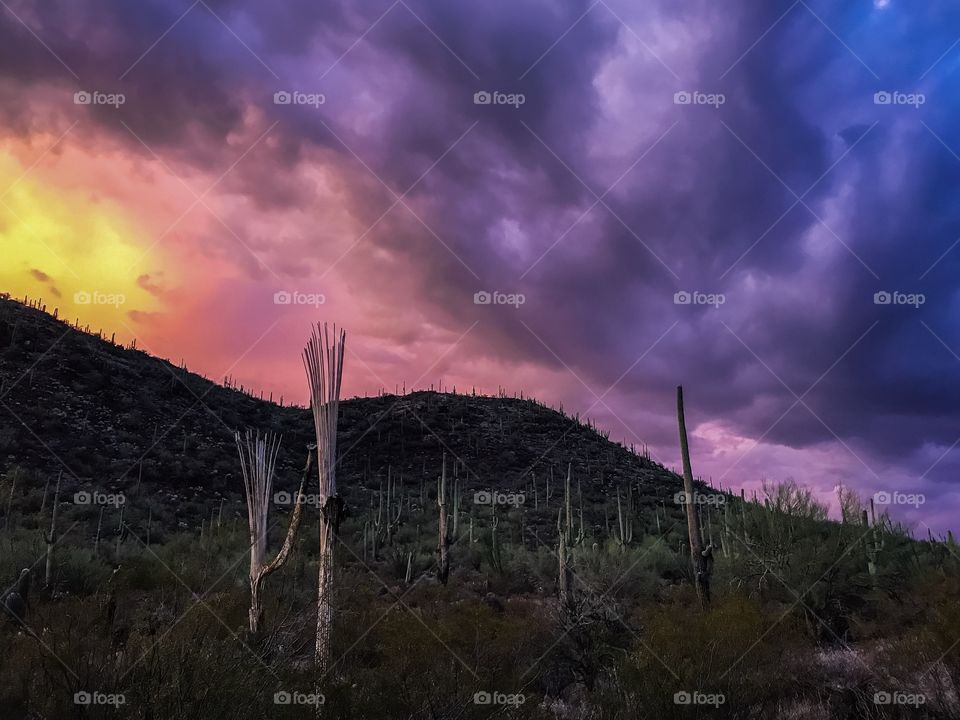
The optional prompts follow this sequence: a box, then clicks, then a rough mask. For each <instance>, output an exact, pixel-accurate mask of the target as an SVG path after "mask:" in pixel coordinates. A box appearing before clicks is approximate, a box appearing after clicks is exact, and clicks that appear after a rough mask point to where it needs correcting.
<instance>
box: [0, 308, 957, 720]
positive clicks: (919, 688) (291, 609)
mask: <svg viewBox="0 0 960 720" xmlns="http://www.w3.org/2000/svg"><path fill="white" fill-rule="evenodd" d="M0 310H2V312H0V358H2V359H0V377H2V382H3V389H2V390H0V402H3V403H4V405H5V406H6V407H8V408H9V409H10V411H11V415H12V416H13V417H16V418H18V419H20V423H19V424H15V423H13V422H10V423H7V422H5V423H4V424H3V425H2V426H0V441H2V448H0V462H2V465H0V471H2V474H0V507H2V508H3V521H2V522H0V527H2V534H0V578H2V579H3V588H2V589H4V590H5V591H6V592H4V593H3V596H2V603H3V607H4V609H5V613H4V615H5V617H4V622H3V626H2V628H0V706H2V707H3V708H4V709H5V710H6V711H7V713H10V714H16V715H17V716H22V717H36V718H69V717H77V718H97V717H104V718H108V717H131V718H144V719H146V718H174V717H176V718H194V717H196V718H201V717H203V718H219V717H223V718H237V717H243V718H268V717H269V718H282V717H291V718H293V717H308V716H313V715H320V716H322V717H329V718H393V717H396V718H486V717H494V716H511V717H529V718H598V719H599V718H611V719H612V718H624V719H628V718H647V717H718V718H724V717H728V718H748V717H749V718H752V717H784V718H830V717H865V718H899V717H930V718H948V717H955V716H957V714H958V713H960V701H958V695H957V688H958V685H957V683H958V682H960V651H958V649H957V648H958V646H960V623H957V622H956V620H957V619H958V618H957V613H958V610H957V607H958V605H957V602H956V598H957V593H958V591H960V548H958V547H957V545H956V543H955V541H954V538H953V537H952V535H950V536H948V537H946V538H935V537H932V536H928V537H924V538H915V537H913V536H912V533H911V532H910V531H909V530H908V529H907V528H904V527H902V526H900V525H899V524H897V523H896V522H894V521H893V520H892V519H891V518H890V517H889V516H888V515H887V514H886V513H885V512H883V510H882V508H878V507H876V506H875V505H874V504H873V503H872V502H871V501H870V499H865V498H861V497H858V496H857V495H856V493H854V492H853V491H851V490H849V489H847V488H840V490H839V492H838V504H839V506H840V508H841V517H840V519H839V520H830V519H828V513H827V508H826V506H825V505H824V504H823V503H822V502H821V501H820V500H818V499H817V497H816V496H815V495H814V494H813V493H812V492H811V491H810V490H808V489H807V488H805V487H804V486H803V485H802V484H801V483H799V482H796V481H787V482H782V483H764V484H763V485H762V486H761V489H760V490H759V492H757V493H755V494H754V493H749V494H748V493H744V492H742V491H738V492H733V491H732V490H731V489H730V488H720V487H716V488H714V487H711V486H710V484H709V483H706V482H704V481H703V480H702V479H701V478H697V477H696V476H695V475H694V467H695V463H696V458H695V457H692V458H691V457H690V450H689V447H688V445H687V433H686V422H687V421H688V420H689V419H690V418H692V417H695V416H696V413H697V410H696V389H694V388H687V391H688V394H687V396H686V398H684V395H683V392H682V391H681V390H680V389H679V388H678V391H677V421H678V427H679V439H678V449H679V450H680V456H681V458H682V472H681V474H677V473H674V472H672V471H671V470H669V469H667V468H665V467H663V466H662V465H660V464H658V463H657V462H655V461H654V460H652V459H651V458H650V457H649V456H648V455H647V454H646V453H645V452H644V450H643V449H640V450H639V451H636V450H635V449H634V448H630V447H629V446H627V445H626V444H617V443H614V442H611V441H610V440H609V438H607V437H604V436H603V435H602V434H600V433H598V432H597V431H596V430H595V428H593V427H592V426H591V425H590V424H589V423H588V422H586V421H585V420H584V421H581V419H580V418H576V417H568V416H566V415H564V414H563V413H562V412H560V411H555V410H552V409H550V408H546V407H544V406H543V405H541V404H539V403H537V402H536V401H534V400H531V399H529V398H523V399H521V398H519V397H517V398H513V397H506V396H503V395H501V396H499V397H481V396H479V395H476V394H474V393H472V392H471V393H454V392H447V393H438V392H419V393H411V394H404V395H387V394H385V395H383V396H381V397H377V398H367V399H363V398H358V399H352V400H344V401H343V402H342V403H341V401H340V397H339V396H340V378H341V373H344V372H346V373H349V372H350V369H349V355H348V356H347V357H346V365H347V367H346V369H344V363H345V357H344V343H345V336H344V335H343V334H342V333H339V332H338V331H337V330H334V331H333V333H332V334H328V333H326V332H325V331H324V329H322V328H320V329H318V330H317V332H316V333H315V334H314V335H312V336H311V338H310V340H309V342H308V345H307V350H306V353H305V357H304V361H305V370H306V376H307V378H306V382H307V384H308V385H309V387H310V396H311V407H310V408H309V409H307V408H296V407H289V406H287V407H284V408H280V407H279V406H278V405H276V404H272V403H270V402H269V401H267V400H264V401H261V400H260V399H259V398H254V397H251V396H250V395H249V394H246V393H241V392H240V391H239V390H235V389H231V388H224V387H222V386H219V385H214V384H212V383H209V382H206V381H204V380H203V379H202V378H198V377H197V376H192V375H190V374H189V373H187V372H186V370H185V369H183V368H178V367H177V366H175V365H170V364H164V363H162V362H161V361H159V360H156V359H154V358H151V357H149V356H148V355H146V354H145V353H143V352H142V351H140V350H136V349H134V348H120V347H118V346H116V345H114V344H112V343H110V342H109V341H108V340H106V339H104V338H98V337H96V336H90V335H89V334H85V333H82V332H80V331H79V330H78V329H76V328H75V329H67V330H64V328H65V326H64V325H63V324H62V323H59V322H56V321H54V320H53V319H51V318H49V316H47V315H45V314H43V313H41V312H40V311H39V309H32V308H26V307H24V306H22V305H20V304H17V303H12V302H4V303H2V305H0ZM63 333H65V334H63ZM58 334H62V337H61V338H60V340H59V341H58V342H60V343H63V351H62V352H61V351H55V352H50V351H49V347H50V342H46V341H45V340H47V339H49V340H52V339H55V338H56V337H57V335H58ZM45 351H47V352H45ZM134 379H136V381H135V380H134ZM107 384H109V385H110V386H112V388H113V391H112V392H111V393H108V394H103V395H99V394H96V392H95V390H96V388H102V387H103V386H104V385H107ZM127 396H132V397H127ZM160 396H169V398H170V400H169V403H168V404H167V405H162V404H161V403H160V402H159V400H158V398H159V397H160ZM197 398H202V405H203V406H204V407H199V406H198V407H197V408H195V409H194V410H193V411H189V412H187V413H185V414H183V417H184V420H183V421H182V422H184V423H185V425H184V426H183V427H186V428H189V432H184V433H183V435H182V437H181V436H180V435H179V433H177V430H178V429H181V426H180V425H179V424H178V423H177V422H174V421H177V417H173V418H172V419H171V418H169V417H167V413H170V414H174V415H179V414H180V412H179V409H180V408H179V407H178V404H179V403H183V404H184V406H189V405H191V404H194V402H195V401H196V400H197ZM84 407H86V408H87V412H86V414H85V415H84V414H83V412H82V411H78V408H84ZM104 408H105V409H104ZM204 416H206V417H205V418H204ZM70 423H74V424H73V425H71V424H70ZM106 423H109V426H107V425H106ZM68 428H70V429H69V430H68ZM87 438H89V439H90V442H89V444H86V439H87ZM41 439H42V443H40V442H39V441H40V440H41ZM178 450H179V451H180V452H179V453H178V452H177V451H178ZM110 451H113V455H109V452H110ZM51 456H52V458H51ZM61 471H62V472H61ZM314 478H316V482H315V481H314ZM731 485H733V483H731ZM24 570H26V571H27V572H26V573H24ZM268 576H269V580H267V578H268ZM31 578H32V582H31Z"/></svg>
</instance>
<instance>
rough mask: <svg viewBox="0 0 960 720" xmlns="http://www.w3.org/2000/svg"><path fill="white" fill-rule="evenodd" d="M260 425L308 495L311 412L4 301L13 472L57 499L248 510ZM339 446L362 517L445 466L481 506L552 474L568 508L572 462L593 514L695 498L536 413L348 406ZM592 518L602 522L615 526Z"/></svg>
mask: <svg viewBox="0 0 960 720" xmlns="http://www.w3.org/2000/svg"><path fill="white" fill-rule="evenodd" d="M296 361H297V360H296V358H291V362H296ZM347 372H349V367H348V368H347ZM246 427H251V428H259V429H263V430H266V429H271V430H274V431H276V432H279V433H282V434H283V445H282V447H281V451H280V458H279V462H278V465H279V473H278V482H277V484H278V488H279V489H284V488H288V489H289V488H295V487H296V483H297V481H298V479H299V473H300V469H301V467H302V464H303V460H304V457H305V446H306V444H307V443H308V442H310V441H311V439H312V421H311V418H310V415H309V413H308V411H307V410H305V409H303V408H298V407H281V406H279V405H277V404H275V403H272V402H267V401H265V400H261V399H259V398H255V397H252V396H250V395H249V394H246V393H244V392H241V391H240V390H237V389H232V388H226V387H223V386H222V385H218V384H216V383H214V382H211V381H210V380H208V379H206V378H203V377H201V376H199V375H197V374H194V373H191V372H189V371H187V370H186V369H183V368H179V367H176V366H175V365H172V364H171V363H169V362H167V361H165V360H161V359H158V358H155V357H152V356H150V355H149V354H147V353H144V352H142V351H140V350H137V349H133V348H126V347H122V346H119V345H116V344H113V343H112V342H110V340H109V339H102V338H100V337H98V336H96V335H91V334H89V333H86V332H84V331H83V330H78V329H76V328H73V327H71V326H70V325H68V324H66V323H64V322H62V321H59V320H56V319H54V318H53V317H51V316H50V315H48V314H47V313H45V312H43V311H41V310H40V309H36V308H31V307H27V306H25V305H23V304H21V303H19V302H16V301H14V300H10V299H0V474H2V473H4V472H9V471H10V470H11V469H12V468H17V469H18V471H22V472H24V473H26V474H27V476H28V477H30V482H32V483H34V484H35V486H37V487H40V488H42V487H43V485H44V484H45V482H46V478H49V477H55V476H56V474H57V473H58V472H59V471H60V470H63V472H64V476H63V478H64V479H63V482H64V488H65V491H66V493H67V496H68V497H69V495H71V494H72V493H73V492H75V491H76V490H78V489H95V490H100V491H102V492H124V493H128V494H129V493H132V492H134V490H135V489H136V488H137V487H138V484H139V486H140V487H141V490H140V493H141V494H149V495H148V496H149V497H150V498H151V502H152V503H154V505H155V506H159V507H158V512H157V513H156V514H155V516H156V517H160V518H161V519H162V520H161V521H163V519H166V520H175V521H177V522H178V523H179V524H180V525H181V526H195V525H197V524H199V522H200V520H199V518H201V517H204V516H209V513H210V508H211V507H212V506H215V505H219V503H220V499H221V498H226V500H227V501H228V502H230V503H237V502H239V499H240V497H241V494H242V485H241V481H240V477H239V466H238V462H237V453H236V447H235V444H234V439H233V433H234V431H235V430H237V429H243V428H246ZM339 447H340V453H341V465H340V469H339V478H340V485H341V488H342V489H343V492H344V493H345V494H346V500H347V502H348V505H352V506H353V507H354V508H356V507H365V506H367V505H368V503H369V502H370V498H371V496H372V494H373V493H372V491H374V490H376V488H378V487H379V486H380V483H381V482H382V480H383V479H384V478H385V477H386V474H387V470H388V467H389V468H390V469H391V471H392V472H393V473H395V474H397V475H395V477H399V478H400V482H401V487H402V492H403V494H404V495H414V496H417V497H419V494H420V486H421V483H423V484H424V485H425V487H426V495H425V496H428V495H429V494H430V493H431V492H432V491H433V483H434V481H435V478H436V476H437V474H438V472H439V468H440V462H441V457H442V456H443V453H444V452H446V454H447V458H448V462H450V467H451V469H452V470H454V469H455V471H456V473H457V474H458V475H459V476H460V478H461V481H460V482H461V487H462V488H463V491H465V492H467V493H471V494H472V493H473V492H475V491H477V490H481V489H493V490H499V491H513V492H520V491H524V492H527V493H532V492H533V488H532V482H533V478H534V477H536V482H537V485H538V491H537V492H538V493H543V492H545V483H546V479H547V478H548V477H550V476H551V475H552V476H553V478H554V481H553V489H552V491H551V492H552V494H553V497H554V498H555V497H557V495H558V491H559V485H560V481H561V477H562V476H563V474H565V472H566V467H567V464H568V463H572V468H573V477H574V478H575V482H576V481H579V483H580V485H581V492H582V494H583V498H584V505H585V507H586V506H589V505H597V504H609V502H610V498H612V497H613V495H614V491H613V488H617V487H619V488H621V489H623V490H624V492H625V491H626V488H627V486H628V485H629V486H630V487H632V488H633V489H634V492H635V493H636V494H637V497H639V500H640V506H647V507H650V506H652V505H653V504H654V503H655V502H660V501H663V500H667V499H668V498H670V497H671V496H672V494H673V493H674V492H675V491H676V490H677V489H678V488H679V487H680V480H679V478H678V477H677V476H676V475H674V474H673V473H671V472H669V471H667V470H665V469H664V468H663V467H662V466H660V465H658V464H656V463H654V462H652V461H650V460H648V459H646V458H644V457H641V456H638V455H637V454H634V453H633V452H631V451H630V450H629V449H627V448H624V447H623V446H621V445H619V444H616V443H613V442H610V441H608V440H607V439H605V438H604V437H602V436H601V435H600V434H599V433H598V432H596V431H595V430H594V429H593V428H591V427H590V426H588V425H585V424H582V423H581V422H580V421H579V420H578V419H575V418H571V417H568V416H566V415H564V414H562V413H560V412H557V411H555V410H552V409H550V408H548V407H545V406H544V405H542V404H540V403H537V402H536V401H532V400H529V399H517V398H508V397H480V396H473V395H462V394H450V393H435V392H414V393H410V394H407V395H403V396H396V395H384V396H381V397H373V398H352V399H348V400H346V401H344V402H343V403H342V405H341V417H340V437H339ZM540 504H541V506H542V502H541V503H540ZM669 505H670V503H669V501H668V507H669ZM164 506H165V508H164ZM554 507H556V504H555V503H554ZM161 508H164V509H165V511H160V510H161ZM527 510H528V511H531V512H533V507H532V506H531V503H530V502H528V503H527ZM672 510H673V509H672V508H671V511H672ZM590 515H591V516H592V518H593V520H592V522H594V523H595V524H596V523H602V522H603V520H602V518H603V514H602V513H600V514H598V513H590ZM531 519H532V520H533V521H534V522H537V521H539V522H543V523H546V522H550V519H549V518H547V517H546V516H544V517H543V518H537V517H535V516H534V517H532V518H531ZM553 521H554V522H555V518H554V519H553ZM588 522H591V521H590V520H588Z"/></svg>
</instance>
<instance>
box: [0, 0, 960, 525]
mask: <svg viewBox="0 0 960 720" xmlns="http://www.w3.org/2000/svg"><path fill="white" fill-rule="evenodd" d="M958 66H960V5H958V4H957V3H956V2H954V1H953V0H949V1H948V0H929V1H928V2H924V3H919V4H918V3H915V2H914V3H908V2H906V0H850V1H849V2H843V3H837V2H829V1H827V0H797V1H796V2H791V1H790V0H765V1H764V2H743V1H741V0H734V1H733V2H726V3H717V2H707V1H706V0H688V1H686V2H676V0H650V1H649V2H636V1H635V0H597V1H596V2H589V1H584V2H581V1H577V0H565V1H563V2H557V1H553V2H543V1H534V2H520V3H518V2H515V1H514V0H510V1H509V2H508V1H507V0H487V1H485V2H461V1H460V0H442V1H441V0H396V1H395V2H391V0H365V1H364V2H346V1H343V2H338V1H334V2H323V3H318V2H315V1H314V2H305V1H303V0H288V1H287V2H283V3H264V2H254V1H253V0H197V2H194V3H193V4H191V2H190V0H182V1H181V0H142V1H141V2H136V3H132V2H96V3H95V2H89V1H88V0H50V2H45V3H36V2H27V1H26V0H4V2H3V3H2V10H0V290H6V291H9V292H11V293H12V294H14V295H20V296H22V295H24V294H28V295H30V296H31V297H34V298H37V297H42V298H43V299H44V301H45V302H46V303H47V305H48V307H49V308H50V309H52V307H57V308H58V309H59V312H60V314H61V315H62V316H66V317H68V318H70V319H74V318H79V319H80V320H81V321H82V322H83V323H89V324H90V325H91V326H93V328H94V329H98V328H101V327H102V328H103V329H104V330H106V331H107V332H116V333H117V335H118V337H120V338H123V339H124V340H129V339H130V338H132V337H136V338H137V341H138V345H139V346H141V347H143V348H144V349H146V350H148V351H150V352H152V353H153V354H156V355H159V356H163V357H168V358H170V359H171V360H173V361H175V362H178V363H179V361H180V360H181V359H183V361H185V362H186V364H187V366H188V367H189V368H191V369H193V370H195V371H197V372H202V373H203V374H205V375H207V376H208V377H211V378H214V379H218V380H221V379H222V378H223V376H224V375H226V374H230V375H232V376H233V377H234V378H235V380H236V381H237V382H238V383H243V384H244V385H246V386H252V387H254V388H256V389H258V390H260V389H262V390H264V391H265V392H266V393H269V392H273V393H274V394H275V395H279V394H283V395H284V396H285V397H286V398H288V399H291V400H294V401H297V402H304V401H305V398H306V384H305V381H304V379H303V370H302V366H301V364H300V359H299V353H300V350H301V349H302V347H303V344H304V342H305V339H306V337H307V335H308V332H309V325H310V323H311V322H313V321H317V320H326V321H331V322H336V323H337V324H339V325H343V326H344V327H345V328H346V329H347V332H348V349H349V350H348V353H347V360H346V373H345V378H344V382H345V385H346V394H347V395H354V394H360V395H362V394H364V393H376V392H377V391H378V389H379V388H381V387H386V388H387V389H388V390H391V391H392V390H393V388H394V386H395V385H402V384H406V386H407V388H410V387H414V386H415V387H417V388H424V387H429V385H430V384H431V383H433V384H437V383H439V382H440V381H441V380H442V382H443V383H444V385H445V386H448V387H453V386H454V385H455V386H456V387H457V389H458V390H469V389H470V388H471V387H476V389H477V390H478V392H480V391H482V392H487V393H494V392H496V391H497V388H498V387H499V386H503V387H504V388H506V390H507V391H508V392H510V393H513V392H515V391H516V392H519V391H521V390H522V391H523V392H524V394H528V395H533V396H535V397H538V398H540V399H542V400H544V401H546V402H548V403H551V404H553V405H557V404H559V403H561V402H562V403H563V405H564V408H565V409H566V410H567V411H569V412H580V413H582V414H586V415H588V416H590V417H592V418H594V419H595V420H596V421H597V423H598V424H599V426H600V427H602V428H606V429H608V430H610V433H611V439H617V440H624V441H626V442H627V443H628V444H629V443H634V444H636V445H641V444H644V443H646V444H648V445H649V446H650V448H651V453H652V455H653V457H654V458H655V459H658V460H660V461H661V462H663V463H665V464H666V465H668V466H677V465H678V464H679V459H678V458H679V452H678V449H677V437H676V423H675V415H674V404H673V403H674V389H675V386H676V385H677V384H679V383H682V384H683V385H684V386H685V390H686V396H687V405H688V407H687V414H688V426H689V427H690V428H691V431H692V433H693V438H692V451H693V453H694V456H693V457H694V469H695V472H697V473H699V474H702V475H703V476H704V477H707V476H710V477H712V479H713V481H714V482H715V483H716V482H717V481H718V480H719V481H721V482H722V483H723V485H724V486H731V487H734V488H739V487H741V486H743V487H747V488H748V489H752V488H756V487H758V485H759V483H760V481H761V479H763V478H767V479H770V480H775V481H782V480H785V479H787V478H794V479H796V480H797V481H799V482H801V483H805V484H807V485H810V486H812V487H814V488H815V489H816V491H817V492H818V494H820V495H821V496H822V497H823V498H824V499H828V498H830V497H832V495H833V491H834V488H835V487H836V486H837V485H838V484H839V483H846V484H850V485H852V486H855V487H856V488H858V489H859V490H860V491H861V492H862V493H864V494H865V495H873V494H874V493H877V492H890V493H903V494H911V493H912V494H918V493H919V494H922V495H923V499H924V500H925V502H924V503H922V504H919V505H918V506H917V507H914V506H912V505H908V504H897V505H894V506H893V507H891V508H890V510H891V514H892V515H893V516H894V517H895V518H898V519H902V520H906V521H909V522H911V523H912V524H913V525H914V526H915V528H916V530H917V532H918V534H921V535H923V536H925V535H926V533H927V527H928V526H929V527H931V528H932V529H933V530H934V531H935V532H940V531H944V530H945V529H947V528H953V529H957V528H960V523H957V522H956V519H955V518H956V517H957V512H958V510H960V485H958V483H957V472H958V470H960V447H958V442H960V384H958V380H960V373H958V370H960V328H958V324H957V319H958V318H960V295H958V288H957V282H956V278H957V277H958V271H960V247H955V246H956V245H957V244H958V243H960V204H958V201H957V197H958V192H957V191H958V190H960V124H958V123H957V121H956V120H957V118H956V115H955V114H954V111H955V110H957V109H958V108H960V94H958V92H957V90H958V78H960V67H958ZM487 100H489V102H487ZM287 101H289V102H287ZM483 292H487V293H499V294H496V295H495V300H496V301H495V302H493V303H490V304H482V303H480V304H478V303H477V302H475V296H476V294H477V293H483ZM878 293H879V295H878ZM884 293H887V294H884ZM483 297H484V296H481V298H483ZM88 300H89V302H87V301H88ZM286 300H291V302H290V303H287V302H285V301H286ZM687 300H690V302H685V301H687ZM886 300H889V301H890V302H889V303H887V302H886ZM499 301H503V302H499Z"/></svg>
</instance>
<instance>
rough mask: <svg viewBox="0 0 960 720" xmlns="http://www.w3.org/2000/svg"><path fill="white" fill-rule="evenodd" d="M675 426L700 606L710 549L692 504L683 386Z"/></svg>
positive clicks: (706, 592) (706, 594)
mask: <svg viewBox="0 0 960 720" xmlns="http://www.w3.org/2000/svg"><path fill="white" fill-rule="evenodd" d="M677 425H678V426H679V431H680V455H681V458H682V460H683V491H684V494H685V495H686V503H685V506H686V511H687V534H688V536H689V538H690V560H691V562H692V564H693V582H694V586H695V587H696V589H697V597H698V598H699V599H700V604H701V605H706V604H708V603H709V602H710V574H711V572H712V570H713V568H712V565H713V553H712V548H707V549H706V550H704V548H703V541H702V540H701V538H700V526H699V525H698V524H697V505H696V504H695V502H694V498H695V496H694V490H693V470H692V469H691V467H690V447H689V445H688V444H687V424H686V420H685V419H684V415H683V386H682V385H678V386H677Z"/></svg>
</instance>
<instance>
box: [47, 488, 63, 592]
mask: <svg viewBox="0 0 960 720" xmlns="http://www.w3.org/2000/svg"><path fill="white" fill-rule="evenodd" d="M61 479H63V470H61V471H60V474H59V475H57V489H56V490H54V492H53V511H52V512H51V514H50V532H49V533H48V534H47V537H46V538H45V539H46V541H47V566H46V568H45V572H44V574H43V584H44V587H47V588H49V587H50V586H51V585H52V584H53V547H54V545H56V544H57V507H58V506H59V505H60V480H61Z"/></svg>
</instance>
